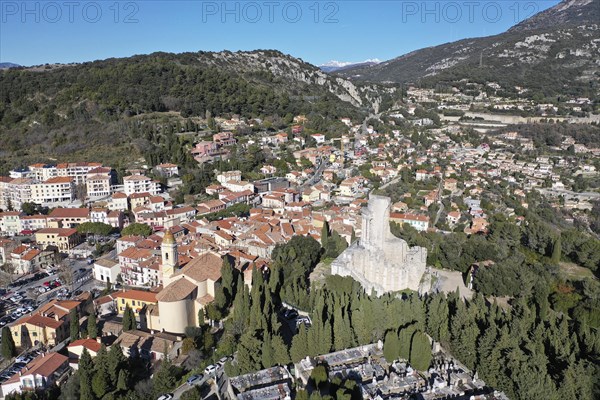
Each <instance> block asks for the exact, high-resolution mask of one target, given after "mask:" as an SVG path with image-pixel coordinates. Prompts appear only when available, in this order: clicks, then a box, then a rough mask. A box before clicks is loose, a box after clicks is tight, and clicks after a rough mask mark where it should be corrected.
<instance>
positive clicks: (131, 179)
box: [123, 175, 160, 196]
mask: <svg viewBox="0 0 600 400" xmlns="http://www.w3.org/2000/svg"><path fill="white" fill-rule="evenodd" d="M123 185H124V188H125V194H126V195H128V196H129V195H131V194H133V193H144V192H147V193H150V194H151V195H152V196H156V195H157V194H158V193H160V183H158V182H156V181H153V180H152V179H150V178H148V177H147V176H145V175H130V176H126V177H125V178H123Z"/></svg>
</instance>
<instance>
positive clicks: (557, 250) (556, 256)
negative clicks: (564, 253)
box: [552, 235, 562, 264]
mask: <svg viewBox="0 0 600 400" xmlns="http://www.w3.org/2000/svg"><path fill="white" fill-rule="evenodd" d="M561 244H562V240H561V235H558V236H557V238H556V240H555V241H554V245H553V246H552V262H553V263H554V264H558V263H559V262H560V257H561V248H562V246H561Z"/></svg>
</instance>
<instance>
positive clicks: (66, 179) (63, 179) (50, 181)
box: [44, 176, 73, 185]
mask: <svg viewBox="0 0 600 400" xmlns="http://www.w3.org/2000/svg"><path fill="white" fill-rule="evenodd" d="M72 181H73V178H71V177H70V176H55V177H54V178H50V179H47V180H46V181H45V182H44V184H50V185H51V184H54V183H71V182H72Z"/></svg>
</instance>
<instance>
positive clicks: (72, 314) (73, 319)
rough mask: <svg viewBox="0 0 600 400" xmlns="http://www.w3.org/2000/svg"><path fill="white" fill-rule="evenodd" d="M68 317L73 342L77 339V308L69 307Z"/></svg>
mask: <svg viewBox="0 0 600 400" xmlns="http://www.w3.org/2000/svg"><path fill="white" fill-rule="evenodd" d="M69 319H70V321H71V322H70V324H71V326H70V328H71V342H74V341H76V340H77V339H79V314H78V313H77V308H73V309H71V312H70V315H69Z"/></svg>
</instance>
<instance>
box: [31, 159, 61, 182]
mask: <svg viewBox="0 0 600 400" xmlns="http://www.w3.org/2000/svg"><path fill="white" fill-rule="evenodd" d="M55 176H58V172H57V171H56V166H54V165H48V164H43V163H38V164H32V165H30V166H29V177H30V178H32V179H35V180H36V181H39V182H44V181H47V180H48V179H50V178H54V177H55Z"/></svg>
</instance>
